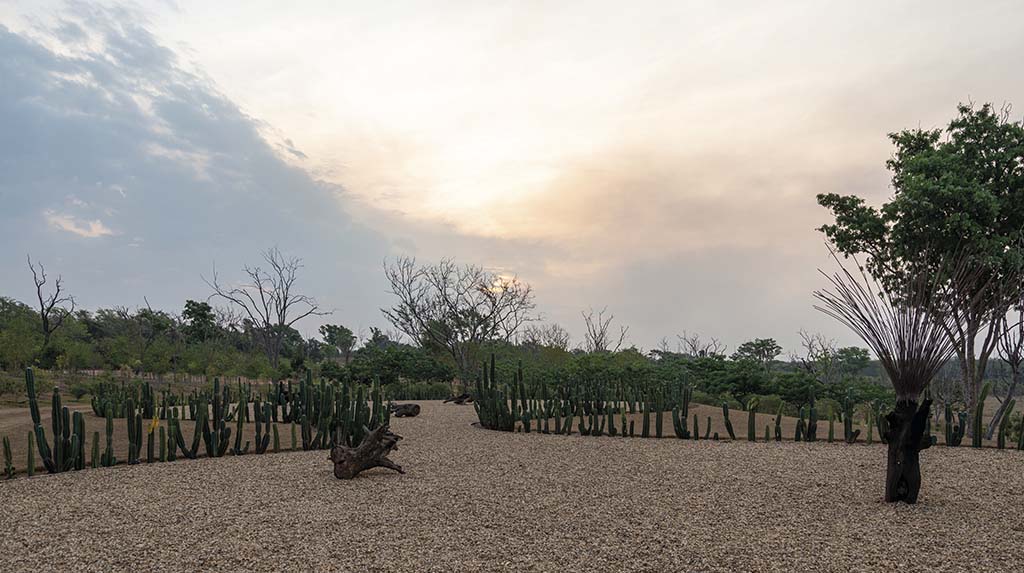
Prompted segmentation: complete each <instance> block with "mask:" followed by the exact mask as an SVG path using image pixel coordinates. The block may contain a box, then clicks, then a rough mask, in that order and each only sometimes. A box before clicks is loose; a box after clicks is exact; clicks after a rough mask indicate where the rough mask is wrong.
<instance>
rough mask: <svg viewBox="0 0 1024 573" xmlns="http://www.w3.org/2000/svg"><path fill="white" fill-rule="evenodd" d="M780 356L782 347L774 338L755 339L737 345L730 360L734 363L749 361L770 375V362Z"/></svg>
mask: <svg viewBox="0 0 1024 573" xmlns="http://www.w3.org/2000/svg"><path fill="white" fill-rule="evenodd" d="M779 354H782V347H781V346H779V343H778V342H775V339H774V338H757V339H754V340H751V341H749V342H744V343H743V344H741V345H739V347H738V348H737V349H736V352H733V353H732V359H733V360H736V361H750V362H753V363H755V364H757V365H758V366H760V368H761V369H762V370H764V373H765V374H770V373H771V369H772V362H774V361H775V357H777V356H778V355H779Z"/></svg>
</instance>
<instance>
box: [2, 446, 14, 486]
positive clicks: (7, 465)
mask: <svg viewBox="0 0 1024 573" xmlns="http://www.w3.org/2000/svg"><path fill="white" fill-rule="evenodd" d="M3 443H4V474H5V475H6V476H7V479H11V478H13V477H14V459H13V458H12V457H11V440H9V439H7V436H4V438H3Z"/></svg>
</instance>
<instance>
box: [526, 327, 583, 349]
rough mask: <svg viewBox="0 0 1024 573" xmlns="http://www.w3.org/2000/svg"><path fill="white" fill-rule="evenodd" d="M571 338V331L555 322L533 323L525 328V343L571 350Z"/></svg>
mask: <svg viewBox="0 0 1024 573" xmlns="http://www.w3.org/2000/svg"><path fill="white" fill-rule="evenodd" d="M570 340H571V339H570V337H569V332H568V331H567V330H565V329H564V328H562V327H561V325H558V324H555V323H553V322H552V323H550V324H542V325H535V324H531V325H528V326H527V327H526V328H524V329H523V336H522V343H523V344H528V345H533V346H544V347H547V348H557V349H559V350H569V341H570Z"/></svg>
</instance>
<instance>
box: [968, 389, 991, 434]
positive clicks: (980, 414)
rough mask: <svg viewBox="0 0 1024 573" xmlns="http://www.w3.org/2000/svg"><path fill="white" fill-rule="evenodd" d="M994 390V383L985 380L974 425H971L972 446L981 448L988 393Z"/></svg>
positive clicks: (975, 412)
mask: <svg viewBox="0 0 1024 573" xmlns="http://www.w3.org/2000/svg"><path fill="white" fill-rule="evenodd" d="M991 391H992V383H991V382H985V385H984V386H982V387H981V395H980V396H978V405H977V406H975V408H974V425H973V426H972V427H971V429H972V430H973V431H972V432H971V447H972V448H980V447H981V440H982V438H984V437H985V436H984V431H983V430H982V425H983V423H984V421H983V420H982V418H984V416H985V399H986V398H988V393H989V392H991Z"/></svg>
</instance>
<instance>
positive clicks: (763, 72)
mask: <svg viewBox="0 0 1024 573" xmlns="http://www.w3.org/2000/svg"><path fill="white" fill-rule="evenodd" d="M620 7H621V4H619V3H611V2H592V3H574V4H573V5H572V6H571V7H570V6H555V5H551V4H546V3H514V4H501V5H495V4H486V5H485V4H478V3H458V2H444V3H436V4H430V5H427V4H425V3H407V4H406V3H397V4H388V5H387V6H383V5H379V6H372V7H367V6H366V5H361V4H351V5H349V4H342V3H331V2H324V3H295V4H294V5H289V6H288V11H287V13H281V11H280V5H279V4H277V3H273V2H245V3H241V2H218V3H216V4H214V5H212V6H207V5H205V4H203V3H199V2H192V1H180V2H153V3H146V2H140V3H135V4H130V5H115V4H105V3H101V4H86V3H80V2H21V1H13V2H12V1H5V0H0V125H3V126H4V129H3V130H0V204H3V205H4V209H2V215H0V223H2V227H3V229H2V231H0V240H2V241H3V244H4V247H3V249H2V251H0V295H2V296H10V297H13V298H16V299H19V300H22V301H25V302H30V301H31V297H32V296H34V292H33V290H32V283H31V280H30V279H31V275H30V274H29V272H28V268H27V265H26V263H25V256H26V254H31V255H32V257H33V259H34V260H38V261H42V262H43V263H45V264H46V267H47V270H48V271H49V273H50V274H51V275H56V274H61V275H63V277H64V280H65V283H66V285H67V287H68V288H69V290H70V292H71V293H72V294H74V295H75V296H76V298H77V299H78V302H79V306H81V307H84V308H88V309H96V308H98V307H111V306H114V305H128V306H132V307H134V306H138V305H142V304H143V297H146V298H147V299H148V300H149V302H150V303H151V304H152V305H153V306H154V307H157V308H162V309H165V310H169V311H175V312H180V310H181V307H182V305H183V304H184V301H185V299H186V298H192V299H205V297H206V296H207V295H209V294H210V289H209V288H208V287H207V286H206V284H205V283H204V282H203V280H202V278H201V277H202V276H203V275H206V276H209V273H210V272H211V271H212V269H213V266H214V265H216V267H217V270H218V272H219V273H220V274H221V275H222V277H224V278H226V279H229V280H230V279H237V278H241V267H242V266H243V264H247V263H256V262H258V260H259V252H260V251H261V250H263V249H266V248H268V247H271V246H274V245H277V246H279V247H280V248H281V249H282V251H284V252H287V253H289V254H293V255H297V256H300V257H302V258H303V259H304V260H305V264H306V268H305V269H304V272H303V274H302V276H301V279H300V289H301V290H302V292H304V293H306V294H309V295H312V296H315V297H316V298H317V299H318V300H319V301H320V303H321V304H322V306H324V307H327V308H333V309H336V312H335V313H334V315H333V316H330V317H324V318H323V319H320V320H319V321H318V320H316V319H313V318H310V319H307V320H305V321H303V322H302V323H300V324H299V325H297V327H298V329H299V330H300V332H302V333H303V334H304V335H306V336H313V335H314V333H315V332H316V328H317V326H318V325H319V324H321V323H323V322H331V323H340V324H344V325H346V326H349V327H350V328H352V329H353V330H356V331H359V330H363V331H364V332H365V331H368V329H369V327H370V326H379V327H387V326H388V324H387V321H386V320H385V318H384V317H383V316H382V315H381V314H380V312H379V308H381V307H384V306H389V305H390V304H391V302H392V298H391V297H390V295H388V294H387V292H386V291H387V286H386V282H385V280H384V276H383V273H382V269H381V265H382V261H383V260H384V259H385V258H387V257H394V256H397V255H412V256H416V257H418V258H420V259H422V260H424V261H433V260H438V259H440V258H442V257H454V258H455V259H456V260H458V261H459V262H462V263H474V264H480V265H483V266H485V267H487V268H490V269H493V270H495V271H496V272H499V273H505V274H514V275H517V276H518V277H519V278H521V279H522V280H524V281H526V282H529V283H530V284H532V285H533V286H534V288H535V290H536V293H537V304H538V311H539V312H541V313H542V314H543V315H544V317H545V319H546V320H547V321H551V322H557V323H559V324H561V325H562V326H564V327H565V328H567V329H568V330H569V331H570V332H571V333H572V335H573V343H574V345H575V344H578V343H579V342H580V341H581V338H582V334H583V320H582V318H581V316H580V312H581V311H583V310H586V309H588V308H589V307H594V308H596V309H600V308H603V307H607V308H608V311H609V312H611V313H613V314H615V316H616V317H617V319H618V321H621V323H622V324H624V325H628V326H629V328H630V333H629V338H628V342H629V343H631V344H635V345H637V346H639V347H642V348H644V349H651V348H655V347H657V345H658V342H659V340H660V339H661V338H662V337H668V338H669V339H670V340H673V341H674V338H675V335H677V334H682V333H683V332H684V331H685V332H690V333H693V332H698V333H700V334H702V335H704V336H706V337H715V338H718V339H719V340H721V341H722V342H723V343H725V344H726V345H728V347H729V350H730V351H731V350H733V349H735V348H736V346H737V345H738V344H740V343H741V342H743V341H745V340H749V339H753V338H759V337H763V338H767V337H772V338H775V339H776V340H778V341H779V342H780V344H782V346H783V347H784V348H785V349H786V350H787V351H788V350H794V349H795V347H796V346H797V344H798V336H797V331H798V330H800V329H805V330H808V331H812V332H821V333H823V334H825V335H826V336H829V337H833V338H836V339H838V340H839V341H840V343H842V344H858V345H860V344H859V341H858V340H857V339H855V338H854V337H853V336H852V335H851V334H849V333H848V332H847V331H846V330H845V329H844V328H843V327H841V326H840V325H839V324H837V323H835V322H834V321H833V320H831V319H829V318H828V317H826V316H824V315H822V314H820V313H818V312H816V311H815V310H814V309H813V308H812V304H813V299H812V297H811V292H812V291H813V290H814V289H815V288H819V287H822V286H824V283H823V280H822V279H821V278H820V277H819V276H818V272H817V269H818V268H819V267H820V268H823V269H826V270H828V269H831V268H833V263H832V262H831V261H830V259H829V256H828V252H827V249H826V247H825V239H824V236H823V235H821V234H820V233H818V232H816V231H815V228H816V227H818V226H820V225H822V224H824V223H827V222H829V221H830V217H829V215H828V213H827V212H826V210H825V209H823V208H821V207H819V206H818V205H817V204H816V202H815V195H816V194H817V193H822V192H838V193H844V194H845V193H856V194H858V195H861V196H864V197H867V198H868V199H869V200H871V201H872V202H874V203H879V202H881V201H882V200H884V199H885V198H886V197H888V196H889V194H890V193H891V189H890V187H889V174H888V172H887V171H886V170H885V161H886V159H888V158H889V157H890V154H891V146H890V144H889V141H888V139H887V136H886V134H887V133H889V132H894V131H898V130H900V129H906V128H913V127H918V126H920V127H924V128H939V127H944V126H945V124H946V123H947V122H948V121H949V119H951V118H952V117H953V115H954V113H955V108H956V105H957V103H958V102H966V101H974V102H977V103H983V102H993V103H994V104H996V105H997V106H1000V105H1003V104H1007V103H1017V104H1018V105H1024V98H1022V97H1021V94H1022V93H1024V77H1021V75H1020V74H1019V73H1018V72H1017V70H1016V67H1015V64H1016V58H1015V57H1014V56H1017V55H1019V54H1020V53H1022V51H1024V35H1021V34H1020V32H1019V26H1020V25H1019V22H1020V21H1021V16H1024V6H1021V5H1020V4H1017V3H1011V2H1005V3H987V4H985V5H984V6H983V7H981V8H979V7H976V6H966V5H962V4H955V3H952V2H939V3H936V2H899V3H888V2H886V3H883V2H868V3H857V4H856V5H852V4H841V3H828V4H825V3H820V2H793V3H786V4H780V5H768V4H764V3H755V2H740V3H729V4H727V5H726V4H708V5H702V4H684V3H676V2H650V3H644V4H641V5H638V6H636V7H634V8H632V9H630V10H622V9H620ZM925 7H927V10H926V9H925ZM939 40H941V41H939ZM1012 115H1013V116H1014V117H1019V116H1020V115H1021V114H1020V112H1019V111H1014V112H1013V113H1012Z"/></svg>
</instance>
